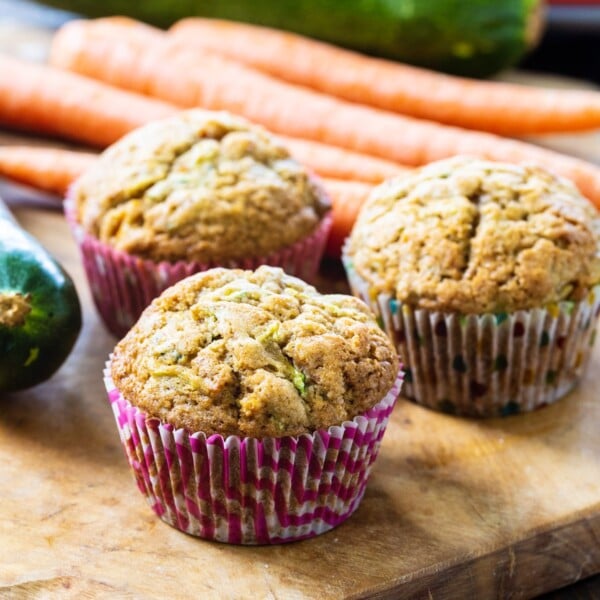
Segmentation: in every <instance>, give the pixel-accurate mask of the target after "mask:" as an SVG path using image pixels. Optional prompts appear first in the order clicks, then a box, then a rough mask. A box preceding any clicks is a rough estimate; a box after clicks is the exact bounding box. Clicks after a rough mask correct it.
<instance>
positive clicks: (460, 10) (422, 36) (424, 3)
mask: <svg viewBox="0 0 600 600" xmlns="http://www.w3.org/2000/svg"><path fill="white" fill-rule="evenodd" d="M47 3H49V4H54V5H55V6H59V7H61V8H65V9H67V10H70V11H75V12H79V13H81V14H84V15H87V16H105V15H109V14H124V15H128V16H131V17H134V18H137V19H141V20H143V21H146V22H148V23H152V24H155V25H159V26H169V25H170V24H171V23H173V22H174V21H176V20H178V19H180V18H182V17H186V16H193V15H197V16H204V17H216V18H222V19H233V20H237V21H245V22H248V23H254V24H259V25H266V26H269V27H276V28H279V29H286V30H288V31H293V32H296V33H300V34H303V35H307V36H309V37H314V38H317V39H321V40H325V41H327V42H331V43H333V44H337V45H339V46H344V47H346V48H351V49H354V50H359V51H361V52H365V53H367V54H374V55H377V56H383V57H387V58H392V59H395V60H399V61H403V62H407V63H410V64H414V65H419V66H423V67H427V68H430V69H435V70H439V71H446V72H448V73H455V74H459V75H466V76H473V77H485V76H488V75H491V74H493V73H496V72H497V71H499V70H501V69H503V68H505V67H508V66H511V65H514V64H515V63H516V62H517V61H518V60H519V59H520V58H521V57H522V56H523V55H524V54H525V52H526V51H527V50H528V49H529V48H530V47H531V46H533V45H534V44H535V43H536V42H537V40H538V38H539V34H540V31H541V23H542V10H541V9H542V0H501V1H499V0H472V1H470V2H465V0H253V1H252V2H249V1H243V0H146V1H145V2H131V1H130V0H105V1H104V2H97V1H96V0H49V1H48V0H47Z"/></svg>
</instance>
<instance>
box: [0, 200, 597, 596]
mask: <svg viewBox="0 0 600 600" xmlns="http://www.w3.org/2000/svg"><path fill="white" fill-rule="evenodd" d="M13 207H14V210H15V214H16V215H17V217H18V218H19V220H20V221H21V223H22V224H23V226H24V227H25V228H27V229H28V230H29V231H31V232H32V233H33V234H34V235H36V236H37V237H38V238H39V239H40V240H41V241H42V242H43V243H44V244H45V245H46V246H47V247H48V248H49V249H50V250H51V251H52V252H53V253H54V254H55V256H56V257H57V258H58V259H59V260H60V261H61V262H62V263H63V264H64V266H65V267H66V268H67V270H68V271H69V273H71V275H72V276H73V277H74V279H75V281H76V283H77V288H78V291H79V294H80V297H81V300H82V302H83V305H84V328H83V332H82V335H81V337H80V339H79V341H78V343H77V345H76V347H75V350H74V352H73V354H72V355H71V356H70V358H69V359H68V361H67V363H66V364H65V365H64V367H63V368H62V369H61V370H60V371H59V372H58V373H57V374H56V375H55V376H54V377H53V378H52V379H51V380H50V381H48V382H46V383H44V384H42V385H39V386H37V387H35V388H33V389H31V390H27V391H24V392H20V393H15V394H4V395H3V396H2V397H1V398H0V499H1V506H2V519H0V565H1V566H0V597H2V598H30V597H31V598H36V597H44V598H46V597H54V596H56V597H61V598H62V597H66V598H98V597H99V598H102V597H107V598H108V597H119V598H164V597H172V598H179V597H191V596H192V595H194V596H196V597H202V598H292V599H293V598H323V599H327V598H332V599H333V598H358V597H374V598H436V599H438V598H441V599H443V598H527V597H531V596H534V595H537V594H540V593H543V592H545V591H548V590H552V589H555V588H557V587H560V586H563V585H566V584H568V583H571V582H573V581H576V580H577V579H580V578H583V577H586V576H588V575H591V574H593V573H596V572H598V571H600V436H599V435H598V430H599V428H600V403H599V402H598V389H597V388H598V382H599V379H598V372H599V371H600V346H597V347H596V349H595V353H594V355H593V362H592V364H590V368H589V370H588V372H587V376H586V378H585V380H584V381H583V382H582V384H581V385H580V386H579V387H578V388H577V389H576V390H575V391H574V392H573V393H571V394H570V395H569V396H568V397H566V398H565V399H563V400H562V401H560V402H558V403H557V404H555V405H553V406H550V407H547V408H544V409H542V410H540V411H538V412H536V413H533V414H530V415H520V416H515V417H509V418H505V419H501V420H486V421H475V420H467V419H458V418H454V417H451V416H447V415H442V414H437V413H434V412H431V411H428V410H426V409H423V408H420V407H418V406H416V405H414V404H411V403H409V402H406V401H403V400H402V401H400V403H399V405H398V406H397V408H396V409H395V411H394V414H393V416H392V420H391V423H390V426H389V428H388V432H387V433H386V436H385V438H384V442H383V445H382V449H381V454H380V456H379V459H378V461H377V463H376V465H375V468H374V471H373V474H372V478H371V480H370V483H369V487H368V489H367V493H366V495H365V498H364V500H363V502H362V504H361V506H360V507H359V509H358V511H357V512H356V513H355V514H354V515H353V516H352V517H351V518H350V519H349V520H348V521H347V522H346V523H345V524H343V525H341V526H340V527H338V528H337V529H335V530H333V531H332V532H329V533H327V534H324V535H322V536H320V537H318V538H315V539H312V540H307V541H303V542H297V543H292V544H288V545H284V546H273V547H258V548H253V547H238V546H230V545H225V544H218V543H211V542H206V541H203V540H200V539H196V538H193V537H190V536H187V535H185V534H182V533H180V532H178V531H176V530H175V529H173V528H171V527H169V526H168V525H166V524H164V523H162V522H161V521H160V520H159V519H158V518H156V517H155V516H154V514H153V513H152V512H151V510H150V508H149V507H148V506H147V505H146V503H145V501H144V499H143V497H142V496H141V494H140V493H139V492H138V490H137V489H136V487H135V485H134V482H133V478H132V476H131V473H130V471H129V467H128V465H127V463H126V460H125V457H124V454H123V451H122V449H121V446H120V443H119V439H118V434H117V430H116V427H115V426H114V424H113V417H112V413H111V411H110V408H109V405H108V402H107V400H106V397H105V393H104V390H103V384H102V378H101V371H102V366H103V363H104V361H105V359H106V357H107V355H108V353H109V352H110V350H111V348H112V346H113V345H114V343H115V339H114V338H112V337H111V336H110V335H109V334H108V333H106V331H105V330H104V328H103V326H102V324H101V323H100V322H99V320H98V317H97V315H96V312H95V310H94V308H93V305H92V302H91V300H90V296H89V292H88V289H87V285H86V282H85V280H84V277H83V273H82V269H81V265H80V261H79V257H78V254H77V252H76V249H75V247H74V243H73V241H72V240H71V237H70V234H69V231H68V229H67V226H66V224H65V222H64V220H63V218H62V216H61V214H60V213H58V212H57V211H50V210H47V209H43V208H40V207H36V208H33V207H23V206H18V205H17V206H14V205H13ZM335 272H336V267H335V266H334V267H332V268H331V270H330V271H329V272H327V273H325V274H324V275H323V276H322V281H321V287H322V288H323V289H325V288H329V287H330V284H329V283H328V282H331V283H333V284H334V285H335V286H336V287H337V288H338V289H339V287H340V285H342V284H341V283H340V279H339V278H338V277H337V275H336V274H335Z"/></svg>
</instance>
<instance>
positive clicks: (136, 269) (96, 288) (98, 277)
mask: <svg viewBox="0 0 600 600" xmlns="http://www.w3.org/2000/svg"><path fill="white" fill-rule="evenodd" d="M65 214H66V217H67V221H68V222H69V225H70V227H71V230H72V232H73V235H74V238H75V241H76V242H77V244H78V246H79V249H80V252H81V256H82V259H83V266H84V269H85V273H86V276H87V279H88V282H89V285H90V290H91V292H92V298H93V299H94V303H95V305H96V308H97V310H98V313H99V314H100V317H101V318H102V321H103V322H104V324H105V325H106V327H107V329H108V330H109V331H110V332H111V333H113V334H114V335H116V336H117V337H122V336H124V335H125V333H127V331H128V330H129V329H130V328H131V326H132V325H133V324H134V323H135V322H136V321H137V320H138V318H139V316H140V314H141V313H142V311H143V310H144V308H146V306H148V304H150V302H152V300H153V299H154V298H156V297H157V296H158V295H160V293H161V292H163V291H164V290H165V289H167V288H168V287H170V286H171V285H173V284H174V283H176V282H177V281H179V280H180V279H183V278H184V277H188V276H189V275H192V274H193V273H198V272H199V271H206V270H208V269H211V268H213V267H227V268H238V269H251V270H254V269H257V268H258V267H259V266H260V265H271V266H274V267H281V268H282V269H283V270H284V271H286V273H289V274H290V275H295V276H296V277H299V278H300V279H304V280H305V281H308V282H311V281H312V280H314V278H315V276H316V274H317V271H318V269H319V264H320V262H321V258H322V257H323V253H324V251H325V244H326V242H327V236H328V235H329V230H330V229H331V220H332V218H331V214H327V215H326V216H325V217H324V218H323V219H322V220H321V222H320V223H319V225H318V227H317V228H316V229H315V231H314V232H313V233H312V234H310V235H309V236H307V237H306V238H304V239H302V240H299V241H298V242H296V243H295V244H292V245H291V246H287V247H285V248H282V249H281V250H279V251H277V252H274V253H272V254H270V255H268V256H262V257H254V258H253V257H248V258H245V259H242V260H229V261H222V262H219V261H212V262H206V263H201V262H187V261H178V262H175V263H169V262H166V261H163V262H158V263H157V262H154V261H151V260H146V259H142V258H139V257H137V256H133V255H131V254H128V253H126V252H122V251H119V250H115V249H114V248H112V247H111V246H109V245H108V244H105V243H103V242H100V241H99V240H97V239H96V238H94V237H93V236H91V235H89V234H88V233H87V232H85V231H84V229H83V228H82V227H81V226H80V225H79V224H78V223H77V222H76V220H75V216H74V207H73V203H72V201H71V200H70V199H69V197H67V199H66V200H65Z"/></svg>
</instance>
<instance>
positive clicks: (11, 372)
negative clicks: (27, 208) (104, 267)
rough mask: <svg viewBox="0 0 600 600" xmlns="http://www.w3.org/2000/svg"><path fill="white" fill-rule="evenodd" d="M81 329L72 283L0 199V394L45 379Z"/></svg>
mask: <svg viewBox="0 0 600 600" xmlns="http://www.w3.org/2000/svg"><path fill="white" fill-rule="evenodd" d="M80 329H81V306H80V304H79V298H78V296H77V292H76V290H75V286H74V285H73V281H72V280H71V278H70V277H69V275H68V274H67V273H66V272H65V270H64V269H63V268H62V267H61V266H60V265H59V264H58V263H57V262H56V261H55V260H54V258H52V256H51V255H50V254H49V253H48V252H47V251H46V250H45V249H44V248H43V247H42V246H41V244H40V243H39V242H38V241H37V240H36V239H35V238H34V237H33V236H31V235H30V234H28V233H27V232H25V231H24V230H23V229H22V228H21V227H20V226H19V224H18V223H17V221H16V220H15V219H14V218H13V216H12V215H11V213H10V211H9V210H8V208H7V207H6V205H5V204H4V203H3V202H2V201H1V200H0V391H14V390H20V389H24V388H28V387H32V386H34V385H36V384H38V383H41V382H42V381H45V380H46V379H48V378H49V377H50V376H51V375H52V374H53V373H54V372H55V371H56V370H57V369H58V368H59V367H60V366H61V365H62V363H63V362H64V360H65V359H66V358H67V356H68V355H69V353H70V352H71V349H72V348H73V345H74V344H75V341H76V340H77V337H78V335H79V331H80Z"/></svg>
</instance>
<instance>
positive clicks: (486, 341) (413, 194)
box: [343, 157, 600, 416]
mask: <svg viewBox="0 0 600 600" xmlns="http://www.w3.org/2000/svg"><path fill="white" fill-rule="evenodd" d="M599 232H600V216H599V213H598V212H597V211H596V209H595V208H594V207H593V206H592V205H591V203H589V202H588V201H587V200H586V199H585V198H584V197H582V196H581V195H580V194H579V192H578V191H577V190H576V188H575V187H574V186H573V185H571V184H570V183H569V182H568V181H566V180H564V179H560V178H558V177H556V176H554V175H552V174H551V173H548V172H546V171H545V170H543V169H541V168H537V167H532V166H531V167H530V166H517V165H512V164H503V163H496V162H490V161H484V160H478V159H474V158H468V157H456V158H453V159H449V160H443V161H439V162H436V163H431V164H429V165H428V166H425V167H423V168H421V169H418V170H416V171H415V172H414V173H412V174H409V175H407V176H404V177H400V178H396V179H393V180H390V181H388V182H385V183H384V184H382V185H381V186H379V187H378V188H376V189H375V190H374V191H373V193H372V195H371V196H370V198H369V200H368V201H367V203H366V205H365V206H364V207H363V209H362V211H361V213H360V215H359V217H358V219H357V222H356V224H355V227H354V229H353V231H352V233H351V235H350V237H349V239H348V240H347V243H346V246H345V248H344V256H343V260H344V264H345V268H346V271H347V274H348V278H349V281H350V285H351V287H352V290H353V293H354V294H356V295H357V296H359V297H362V298H363V299H364V300H365V301H366V302H367V303H368V304H369V305H370V306H371V308H373V309H374V311H375V312H376V313H377V315H378V316H379V318H380V321H381V324H382V326H383V327H385V329H386V331H387V332H388V333H389V335H390V336H391V338H392V339H393V340H394V343H395V345H396V347H397V350H398V353H399V355H400V358H401V360H402V361H403V363H404V366H405V369H406V377H405V386H404V391H403V393H404V394H405V395H406V396H407V397H409V398H411V399H412V400H414V401H416V402H418V403H420V404H423V405H425V406H428V407H430V408H433V409H440V410H443V411H447V412H452V413H456V414H460V415H470V416H496V415H506V414H512V413H516V412H520V411H529V410H532V409H534V408H537V407H539V406H542V405H545V404H548V403H550V402H553V401H555V400H557V399H558V398H560V397H562V396H563V395H564V394H565V393H567V392H568V391H569V390H570V389H571V388H572V387H573V386H574V385H575V384H576V383H577V381H578V380H579V379H580V377H581V375H582V372H583V370H584V368H585V364H586V361H587V358H588V357H589V355H590V348H591V345H592V344H593V341H594V328H595V323H596V317H597V316H598V312H599V310H600V309H599V306H600V286H599V283H600V256H599V239H600V234H599Z"/></svg>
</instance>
